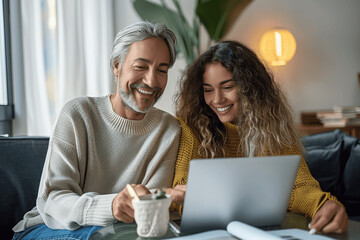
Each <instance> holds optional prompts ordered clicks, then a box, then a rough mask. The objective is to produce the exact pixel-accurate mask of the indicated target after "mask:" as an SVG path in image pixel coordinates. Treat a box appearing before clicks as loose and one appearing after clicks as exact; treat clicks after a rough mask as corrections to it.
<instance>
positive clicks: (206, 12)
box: [196, 0, 252, 41]
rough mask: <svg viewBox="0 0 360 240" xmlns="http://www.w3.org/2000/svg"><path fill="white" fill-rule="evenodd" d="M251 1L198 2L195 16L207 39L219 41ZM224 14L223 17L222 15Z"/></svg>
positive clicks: (209, 0) (203, 0) (213, 0)
mask: <svg viewBox="0 0 360 240" xmlns="http://www.w3.org/2000/svg"><path fill="white" fill-rule="evenodd" d="M251 1H252V0H199V4H198V6H197V8H196V14H197V15H198V16H199V20H200V22H201V23H202V24H203V25H204V27H205V29H206V31H207V32H208V34H209V37H210V38H211V39H213V40H215V41H218V40H219V39H221V38H222V37H223V36H224V35H225V34H226V33H227V32H228V30H229V29H230V28H231V27H232V26H233V24H234V22H235V21H236V19H237V17H238V16H239V15H240V14H241V12H242V11H243V10H244V9H245V8H246V7H247V6H248V4H249V3H250V2H251ZM224 14H225V15H224Z"/></svg>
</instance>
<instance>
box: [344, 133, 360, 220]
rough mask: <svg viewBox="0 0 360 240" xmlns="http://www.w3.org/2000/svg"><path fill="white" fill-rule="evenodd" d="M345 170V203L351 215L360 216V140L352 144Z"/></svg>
mask: <svg viewBox="0 0 360 240" xmlns="http://www.w3.org/2000/svg"><path fill="white" fill-rule="evenodd" d="M349 152H350V154H349V158H348V160H347V162H346V165H345V169H344V193H343V203H344V205H345V207H346V209H347V210H348V212H350V213H351V215H356V216H360V186H359V185H360V140H358V139H356V140H355V141H354V142H353V144H351V149H350V151H349Z"/></svg>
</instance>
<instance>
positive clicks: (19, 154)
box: [0, 137, 49, 239]
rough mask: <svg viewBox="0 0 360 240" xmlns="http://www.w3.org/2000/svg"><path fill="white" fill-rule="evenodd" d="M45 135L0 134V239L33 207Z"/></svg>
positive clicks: (42, 158) (7, 235)
mask: <svg viewBox="0 0 360 240" xmlns="http://www.w3.org/2000/svg"><path fill="white" fill-rule="evenodd" d="M48 144H49V138H48V137H0V176H1V178H0V179H1V180H0V189H1V197H0V216H1V217H0V239H11V238H12V235H13V231H12V230H11V229H12V227H13V226H14V225H15V224H16V223H17V222H18V221H20V220H21V219H22V218H23V216H24V213H26V212H27V211H29V210H30V209H32V208H33V207H34V206H35V201H36V196H37V192H38V187H39V182H40V176H41V172H42V169H43V165H44V160H45V156H46V152H47V148H48Z"/></svg>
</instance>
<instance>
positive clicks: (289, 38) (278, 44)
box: [260, 29, 296, 66]
mask: <svg viewBox="0 0 360 240" xmlns="http://www.w3.org/2000/svg"><path fill="white" fill-rule="evenodd" d="M295 51H296V41H295V38H294V36H293V35H292V34H291V32H289V31H288V30H286V29H271V30H269V31H267V32H265V33H264V34H263V36H262V37H261V40H260V52H261V55H262V56H263V57H264V59H265V61H267V62H269V63H270V64H271V65H272V66H282V65H285V64H286V63H287V62H288V61H290V60H291V59H292V57H293V56H294V54H295Z"/></svg>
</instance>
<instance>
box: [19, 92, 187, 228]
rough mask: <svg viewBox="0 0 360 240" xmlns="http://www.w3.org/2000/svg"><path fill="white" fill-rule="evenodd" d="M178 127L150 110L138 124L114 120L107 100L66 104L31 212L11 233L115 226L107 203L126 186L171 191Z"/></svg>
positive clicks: (158, 113)
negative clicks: (37, 228)
mask: <svg viewBox="0 0 360 240" xmlns="http://www.w3.org/2000/svg"><path fill="white" fill-rule="evenodd" d="M179 137H180V126H179V123H178V121H177V120H176V119H175V118H174V117H172V116H171V115H170V114H168V113H165V112H163V111H161V110H159V109H156V108H152V109H151V110H150V111H149V112H148V113H147V114H146V115H145V117H144V118H143V119H142V120H138V121H135V120H128V119H125V118H122V117H120V116H119V115H117V114H116V113H115V112H114V111H113V109H112V105H111V102H110V96H106V97H99V98H90V97H81V98H77V99H74V100H72V101H70V102H69V103H67V104H66V105H65V106H64V108H63V110H62V112H61V114H60V116H59V118H58V120H57V123H56V127H55V129H54V132H53V134H52V136H51V138H50V142H49V149H48V152H47V156H46V160H45V164H44V168H43V172H42V176H41V181H40V186H39V192H38V197H37V201H36V207H34V208H33V209H32V210H31V211H29V212H28V213H26V214H25V216H24V219H23V220H22V221H20V222H19V223H18V224H17V225H16V226H15V227H14V228H13V230H14V231H15V232H19V231H23V230H25V229H27V228H29V227H31V226H34V225H37V224H41V223H46V225H47V226H49V227H50V228H54V229H70V230H74V229H77V228H79V227H81V226H88V225H97V226H105V225H108V224H111V223H113V222H115V218H114V217H113V215H112V201H113V199H114V197H115V196H116V194H117V193H118V192H120V191H121V190H122V189H123V188H124V187H125V185H126V184H127V183H136V184H144V185H146V187H147V188H149V189H152V188H157V187H171V184H172V180H173V173H174V165H175V161H176V154H177V150H178V145H179Z"/></svg>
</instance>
